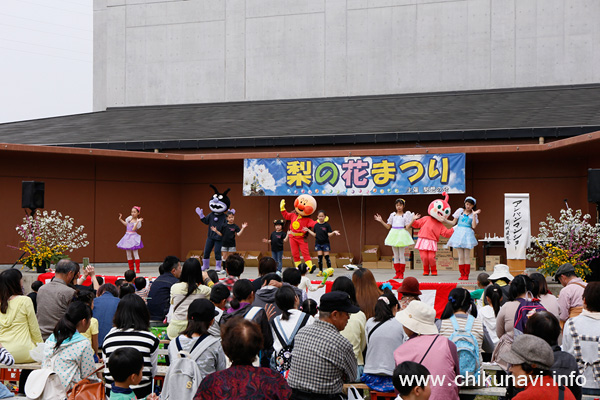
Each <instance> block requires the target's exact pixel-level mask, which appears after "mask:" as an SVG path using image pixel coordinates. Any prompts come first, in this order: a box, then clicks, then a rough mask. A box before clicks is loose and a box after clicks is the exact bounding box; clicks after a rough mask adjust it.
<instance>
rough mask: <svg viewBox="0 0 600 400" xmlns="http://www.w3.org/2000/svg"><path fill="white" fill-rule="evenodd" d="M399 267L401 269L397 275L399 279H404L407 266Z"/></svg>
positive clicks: (400, 265)
mask: <svg viewBox="0 0 600 400" xmlns="http://www.w3.org/2000/svg"><path fill="white" fill-rule="evenodd" d="M398 265H399V267H398V269H397V270H396V273H397V275H398V276H397V278H398V279H404V269H405V268H406V264H398Z"/></svg>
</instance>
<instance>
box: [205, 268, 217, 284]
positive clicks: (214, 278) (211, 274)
mask: <svg viewBox="0 0 600 400" xmlns="http://www.w3.org/2000/svg"><path fill="white" fill-rule="evenodd" d="M206 274H207V275H208V277H209V278H210V280H211V281H212V282H213V283H219V273H218V272H217V271H215V270H214V269H209V270H208V271H206Z"/></svg>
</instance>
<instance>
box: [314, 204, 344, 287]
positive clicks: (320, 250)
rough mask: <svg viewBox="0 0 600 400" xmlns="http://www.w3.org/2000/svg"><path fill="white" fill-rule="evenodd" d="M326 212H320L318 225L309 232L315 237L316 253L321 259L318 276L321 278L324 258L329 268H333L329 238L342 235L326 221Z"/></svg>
mask: <svg viewBox="0 0 600 400" xmlns="http://www.w3.org/2000/svg"><path fill="white" fill-rule="evenodd" d="M325 218H326V215H325V211H324V210H320V211H319V213H318V214H317V223H316V224H315V226H313V230H312V231H311V230H308V229H307V232H308V233H309V234H310V235H312V236H314V237H315V251H316V252H317V255H318V257H319V271H321V272H319V273H318V274H317V276H321V275H322V274H323V256H325V261H326V262H327V268H331V260H330V259H329V251H330V250H331V245H330V244H329V237H330V236H332V235H337V236H339V235H340V232H339V231H334V230H332V229H331V225H329V222H327V220H326V219H325Z"/></svg>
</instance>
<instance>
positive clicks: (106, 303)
mask: <svg viewBox="0 0 600 400" xmlns="http://www.w3.org/2000/svg"><path fill="white" fill-rule="evenodd" d="M118 305H119V299H118V298H117V297H115V296H113V295H112V294H110V293H109V292H104V293H103V294H102V296H100V297H98V298H96V299H95V300H94V318H96V319H97V320H98V348H100V347H102V343H103V342H104V336H106V334H107V333H108V331H110V329H111V328H112V325H113V318H114V316H115V312H116V311H117V306H118Z"/></svg>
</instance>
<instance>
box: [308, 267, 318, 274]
mask: <svg viewBox="0 0 600 400" xmlns="http://www.w3.org/2000/svg"><path fill="white" fill-rule="evenodd" d="M315 269H317V267H316V266H315V265H311V267H310V271H308V272H310V273H311V274H312V273H313V272H315Z"/></svg>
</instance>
